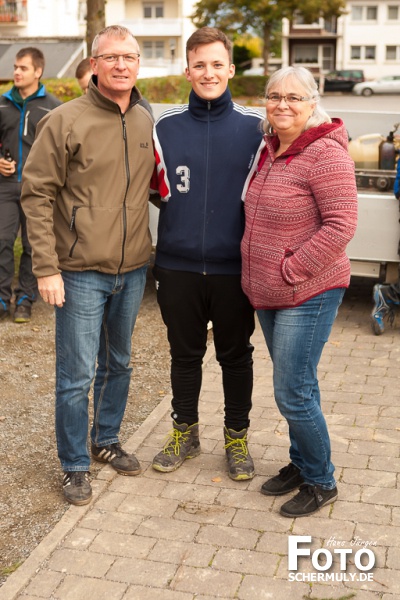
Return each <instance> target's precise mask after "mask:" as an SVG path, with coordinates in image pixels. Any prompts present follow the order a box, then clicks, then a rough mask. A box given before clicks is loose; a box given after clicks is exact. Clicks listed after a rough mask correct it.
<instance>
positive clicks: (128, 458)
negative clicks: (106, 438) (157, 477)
mask: <svg viewBox="0 0 400 600" xmlns="http://www.w3.org/2000/svg"><path fill="white" fill-rule="evenodd" d="M91 449H92V457H93V458H94V460H97V462H101V463H110V465H111V466H112V468H113V469H115V470H116V471H117V473H120V474H121V475H139V473H141V472H142V469H141V466H140V464H139V461H138V459H137V458H136V456H135V455H134V454H128V453H127V452H125V450H122V448H121V445H120V444H118V443H117V444H108V446H101V447H98V446H95V445H94V444H92V448H91Z"/></svg>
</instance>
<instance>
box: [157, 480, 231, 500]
mask: <svg viewBox="0 0 400 600" xmlns="http://www.w3.org/2000/svg"><path fill="white" fill-rule="evenodd" d="M218 494H219V489H217V488H211V487H210V486H206V485H197V484H195V483H177V482H170V483H167V485H166V487H165V488H164V491H163V493H162V497H163V498H172V499H174V500H179V501H180V502H186V501H189V502H201V503H204V504H213V503H214V500H215V498H216V497H217V496H218Z"/></svg>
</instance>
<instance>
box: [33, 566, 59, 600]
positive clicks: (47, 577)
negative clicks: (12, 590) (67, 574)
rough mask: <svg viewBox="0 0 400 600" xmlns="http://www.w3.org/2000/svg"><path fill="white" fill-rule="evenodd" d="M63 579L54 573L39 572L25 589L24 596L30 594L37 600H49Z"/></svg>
mask: <svg viewBox="0 0 400 600" xmlns="http://www.w3.org/2000/svg"><path fill="white" fill-rule="evenodd" d="M63 577H64V575H63V574H62V573H57V572H56V571H39V573H38V574H37V575H36V577H35V578H34V579H33V580H32V581H31V582H30V583H29V585H28V586H27V587H26V588H25V590H24V594H27V595H29V594H31V595H32V596H35V597H39V598H50V597H51V595H52V594H53V592H54V590H55V589H56V588H57V587H58V585H59V584H60V582H61V581H62V579H63ZM24 598H25V596H24Z"/></svg>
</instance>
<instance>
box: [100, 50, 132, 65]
mask: <svg viewBox="0 0 400 600" xmlns="http://www.w3.org/2000/svg"><path fill="white" fill-rule="evenodd" d="M139 56H140V54H138V53H137V52H131V54H98V55H97V56H93V58H102V59H103V60H104V61H105V62H106V63H108V64H109V65H112V64H117V62H118V61H119V59H120V58H122V60H123V61H124V63H125V64H128V65H133V64H135V63H136V62H137V61H138V59H139Z"/></svg>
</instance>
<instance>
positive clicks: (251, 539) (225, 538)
mask: <svg viewBox="0 0 400 600" xmlns="http://www.w3.org/2000/svg"><path fill="white" fill-rule="evenodd" d="M259 537H260V534H259V533H258V532H256V531H253V530H248V529H240V528H238V527H224V526H222V525H202V527H201V528H200V531H199V533H198V534H197V536H196V541H197V542H199V543H201V544H214V545H215V546H218V547H220V546H229V547H231V548H247V549H253V548H255V546H256V544H257V542H258V539H259Z"/></svg>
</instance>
